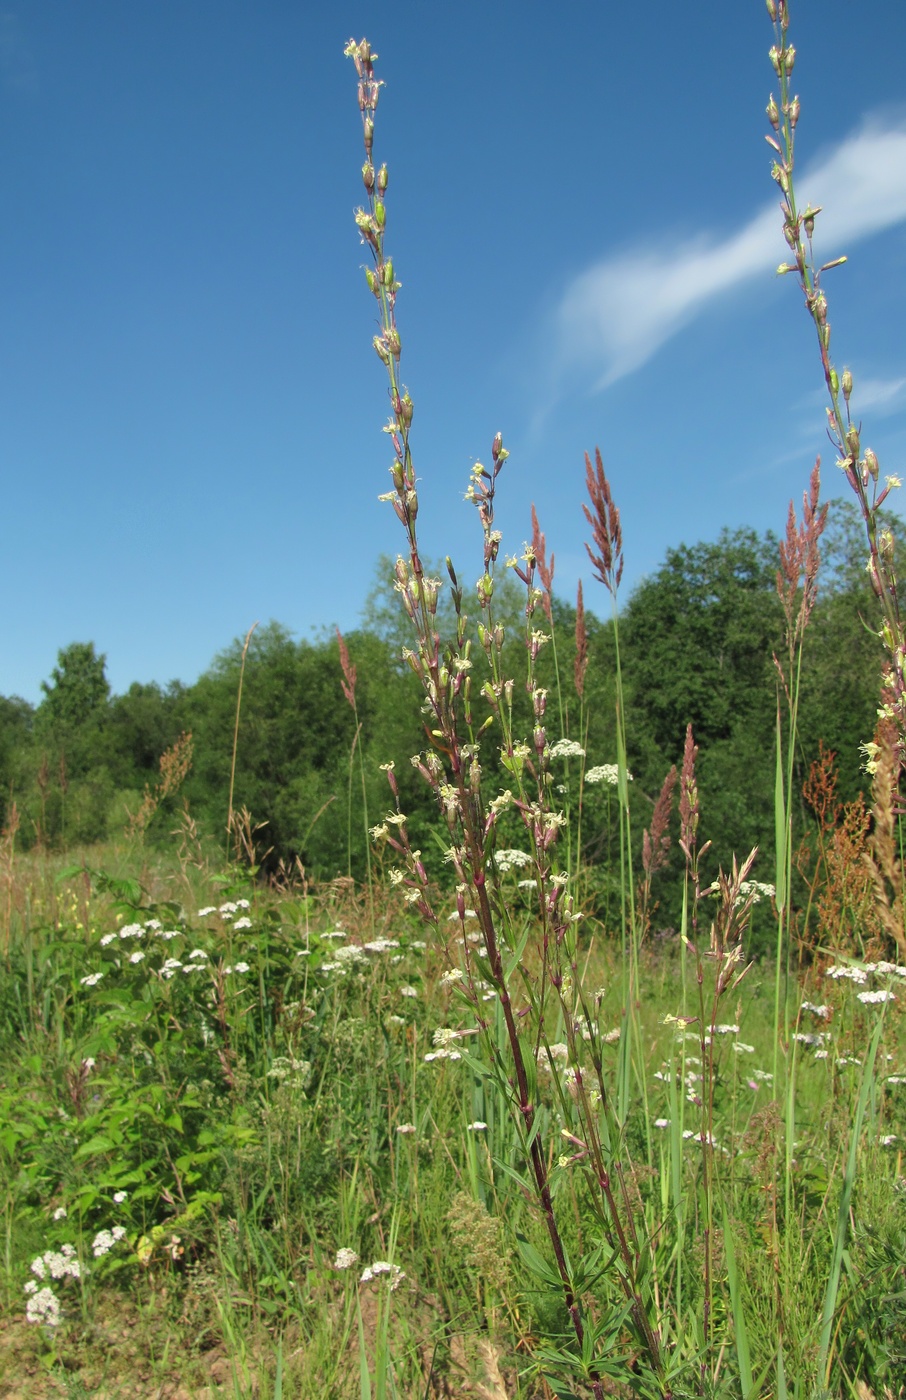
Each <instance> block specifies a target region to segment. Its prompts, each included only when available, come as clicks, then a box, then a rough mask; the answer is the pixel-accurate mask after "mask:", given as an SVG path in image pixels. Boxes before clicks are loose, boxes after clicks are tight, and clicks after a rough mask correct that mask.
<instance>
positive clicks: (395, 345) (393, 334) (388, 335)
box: [384, 326, 402, 360]
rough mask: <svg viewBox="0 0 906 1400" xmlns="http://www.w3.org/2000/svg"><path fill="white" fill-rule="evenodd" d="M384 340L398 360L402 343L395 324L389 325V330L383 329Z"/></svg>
mask: <svg viewBox="0 0 906 1400" xmlns="http://www.w3.org/2000/svg"><path fill="white" fill-rule="evenodd" d="M384 341H385V343H386V346H387V349H388V350H389V351H390V354H391V355H392V356H393V358H394V359H395V360H398V359H399V357H400V351H401V349H402V343H401V341H400V333H399V331H398V330H397V329H396V326H391V327H390V329H389V331H385V333H384Z"/></svg>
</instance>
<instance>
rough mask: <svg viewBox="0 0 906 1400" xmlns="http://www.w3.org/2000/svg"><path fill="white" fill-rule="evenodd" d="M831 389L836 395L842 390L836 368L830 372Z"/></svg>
mask: <svg viewBox="0 0 906 1400" xmlns="http://www.w3.org/2000/svg"><path fill="white" fill-rule="evenodd" d="M830 391H831V393H832V394H834V395H835V396H836V395H837V394H839V392H840V377H839V375H838V374H837V371H836V370H835V369H831V372H830Z"/></svg>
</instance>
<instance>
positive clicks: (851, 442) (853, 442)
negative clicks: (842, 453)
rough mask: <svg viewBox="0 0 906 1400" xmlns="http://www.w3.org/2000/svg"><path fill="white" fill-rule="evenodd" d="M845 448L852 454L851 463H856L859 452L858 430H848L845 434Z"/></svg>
mask: <svg viewBox="0 0 906 1400" xmlns="http://www.w3.org/2000/svg"><path fill="white" fill-rule="evenodd" d="M846 446H847V447H848V448H849V451H850V453H851V454H852V458H853V461H854V462H855V461H858V459H859V450H860V443H859V430H858V428H850V429H849V430H848V432H847V434H846Z"/></svg>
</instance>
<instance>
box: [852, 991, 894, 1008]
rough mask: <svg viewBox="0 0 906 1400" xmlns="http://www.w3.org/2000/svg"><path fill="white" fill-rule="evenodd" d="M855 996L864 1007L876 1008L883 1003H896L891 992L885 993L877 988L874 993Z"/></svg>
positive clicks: (861, 993) (860, 993)
mask: <svg viewBox="0 0 906 1400" xmlns="http://www.w3.org/2000/svg"><path fill="white" fill-rule="evenodd" d="M857 995H858V999H859V1001H861V1002H863V1003H864V1004H865V1005H866V1006H878V1005H880V1004H881V1003H882V1002H885V1001H896V997H895V996H894V994H893V992H888V991H885V990H884V988H883V987H879V988H878V989H877V991H874V992H859V993H858V994H857Z"/></svg>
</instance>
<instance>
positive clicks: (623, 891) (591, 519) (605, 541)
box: [582, 447, 647, 1122]
mask: <svg viewBox="0 0 906 1400" xmlns="http://www.w3.org/2000/svg"><path fill="white" fill-rule="evenodd" d="M585 486H586V490H587V493H588V503H587V504H585V505H583V507H582V511H583V514H584V516H585V519H586V521H587V522H588V525H589V526H590V527H591V544H589V543H586V545H585V549H586V552H587V554H588V557H589V560H590V561H591V566H592V570H593V572H594V575H595V578H596V579H597V580H598V582H599V583H602V584H603V585H604V587H605V588H606V589H607V591H608V593H609V594H610V601H611V610H612V615H613V637H614V653H615V659H616V736H617V797H618V801H619V808H620V926H621V929H620V931H621V937H622V939H623V975H624V997H623V1016H624V1026H625V1034H624V1035H623V1036H622V1037H621V1040H620V1072H619V1091H618V1105H619V1106H618V1113H619V1116H620V1119H621V1121H622V1122H625V1121H626V1117H627V1115H628V1113H629V1100H630V1081H631V1072H632V1042H633V1029H634V1028H635V1029H638V1026H637V1025H636V1022H637V1021H638V1009H639V1002H640V998H639V944H640V941H641V928H640V925H639V921H638V919H637V917H636V908H635V882H634V877H633V871H632V845H631V821H630V814H629V764H628V758H627V749H626V711H625V706H624V702H623V670H622V665H621V661H620V621H619V611H618V603H617V600H618V593H619V588H620V583H621V581H622V578H623V529H622V526H621V524H620V511H619V508H618V507H617V505H616V504H615V502H614V499H613V493H612V491H611V489H610V482H609V481H608V479H607V474H606V473H605V471H604V462H603V460H602V458H601V450H600V448H598V447H596V448H595V461H594V466H592V462H591V458H590V457H589V455H588V453H587V452H586V454H585ZM641 1083H642V1092H643V1094H644V1095H645V1097H646V1102H647V1086H646V1083H645V1079H644V1077H643V1078H642V1081H641ZM646 1122H647V1114H646Z"/></svg>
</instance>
